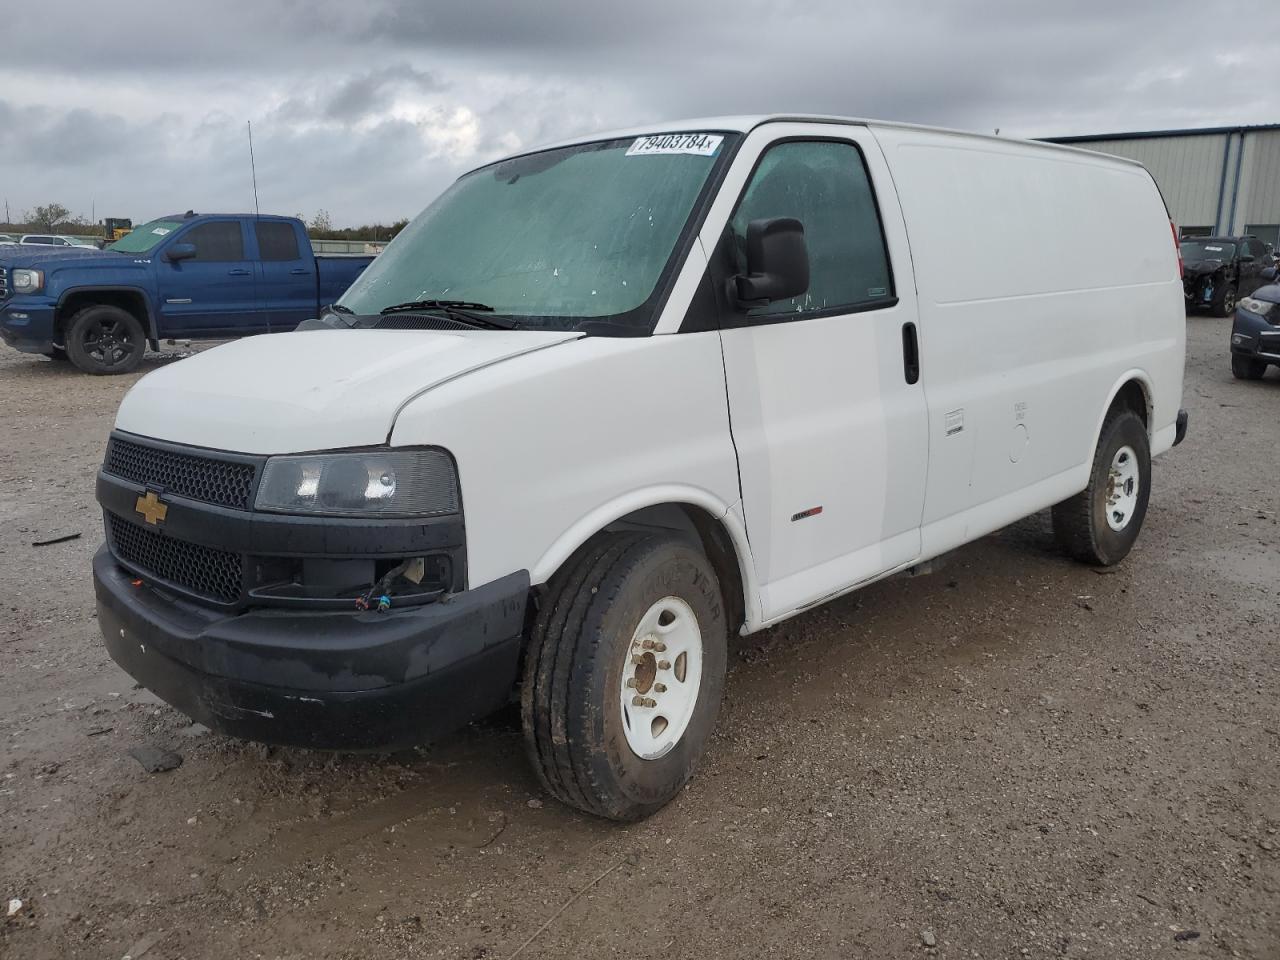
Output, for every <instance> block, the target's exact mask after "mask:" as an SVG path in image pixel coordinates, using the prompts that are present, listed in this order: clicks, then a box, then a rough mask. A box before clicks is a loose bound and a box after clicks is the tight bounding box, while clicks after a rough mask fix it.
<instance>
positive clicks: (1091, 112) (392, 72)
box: [0, 0, 1280, 222]
mask: <svg viewBox="0 0 1280 960" xmlns="http://www.w3.org/2000/svg"><path fill="white" fill-rule="evenodd" d="M59 11H60V15H59V16H58V17H56V18H53V17H48V16H47V8H41V7H38V6H35V5H25V6H22V7H19V8H17V9H16V10H15V11H13V12H11V13H10V14H9V35H12V36H21V37H23V40H24V42H23V43H21V44H14V45H11V48H10V49H9V50H7V51H6V56H5V58H4V63H3V65H2V66H0V98H2V99H3V100H7V101H8V104H9V105H8V106H4V105H3V104H0V111H4V110H7V111H9V113H8V116H9V117H10V120H9V121H5V122H0V157H2V158H3V164H4V172H5V181H6V187H5V189H6V190H8V191H10V192H11V193H13V192H15V191H21V192H22V197H21V198H20V199H19V200H18V201H17V202H20V203H23V204H25V205H28V206H30V205H33V204H34V203H37V202H45V201H46V200H48V199H55V198H58V197H70V196H72V195H73V194H76V195H79V196H86V195H102V194H103V193H105V192H111V193H112V196H113V198H114V197H116V196H118V197H119V199H118V200H116V199H112V201H111V202H112V203H116V204H118V205H119V206H120V208H122V209H123V210H125V211H126V212H128V211H137V210H142V209H144V208H145V209H153V204H156V203H158V202H159V201H158V199H157V194H163V195H164V196H165V198H166V199H165V202H164V203H163V204H161V206H164V207H168V206H177V205H184V208H185V205H191V203H187V202H186V201H185V200H182V199H178V197H179V195H198V199H197V200H193V202H198V203H200V204H203V205H218V206H224V207H226V206H243V205H244V203H245V199H246V197H247V192H246V186H245V184H246V183H247V176H246V171H245V166H246V159H247V157H246V153H247V151H246V148H245V143H244V121H245V120H246V119H251V120H253V124H254V133H255V140H256V142H257V144H258V146H259V149H258V161H259V181H260V186H266V188H267V190H264V203H265V202H267V201H266V199H265V198H266V196H267V195H268V193H267V191H270V196H271V197H272V199H271V203H272V206H273V209H284V210H287V211H292V210H294V209H302V210H304V211H312V210H314V209H315V208H317V207H325V208H326V209H329V210H330V211H331V212H332V213H333V214H334V215H335V217H336V218H337V219H338V220H339V221H342V222H349V221H355V220H362V219H368V218H370V217H383V218H390V217H394V216H404V215H411V214H412V213H414V212H416V210H417V209H419V208H420V207H421V206H422V205H423V204H424V203H425V202H426V201H427V200H428V199H429V198H430V195H431V194H432V193H433V192H435V191H436V190H438V189H440V188H441V187H442V186H443V185H444V184H446V183H447V182H448V181H449V179H451V178H452V177H453V176H456V175H457V174H458V173H460V172H462V171H463V170H465V169H468V168H470V167H472V166H474V165H476V164H478V163H480V162H483V161H485V160H487V159H490V158H491V157H493V156H495V155H497V154H500V153H503V152H506V151H509V150H511V149H513V148H517V147H527V146H530V145H533V144H537V143H540V142H545V141H549V140H555V139H560V138H562V137H565V136H569V135H573V134H575V133H579V132H583V131H589V130H592V129H601V128H611V127H617V126H624V125H630V124H633V123H634V124H641V123H645V122H649V121H656V120H663V119H672V118H677V117H690V116H704V115H715V114H721V113H756V112H771V111H787V112H822V113H837V114H846V115H856V116H877V117H885V118H890V119H903V120H911V121H916V122H925V123H937V124H943V125H947V126H957V127H966V128H975V129H991V128H994V127H1000V128H1001V129H1002V132H1005V133H1007V134H1011V135H1036V136H1043V135H1050V134H1054V133H1062V134H1068V133H1081V132H1089V131H1099V130H1103V131H1111V130H1125V129H1143V128H1147V129H1150V128H1159V127H1167V126H1198V125H1216V124H1224V123H1236V122H1255V123H1257V122H1269V121H1276V120H1280V93H1277V92H1275V85H1274V84H1269V83H1268V82H1267V81H1266V79H1265V77H1262V76H1260V72H1261V71H1260V69H1259V65H1261V64H1267V63H1270V61H1271V60H1272V59H1273V58H1274V54H1273V53H1272V52H1271V50H1270V46H1271V42H1270V38H1269V37H1267V36H1266V31H1265V28H1263V29H1261V30H1259V31H1258V33H1257V34H1253V33H1251V32H1250V31H1248V30H1245V31H1223V30H1217V29H1215V25H1216V24H1218V23H1222V22H1230V21H1232V20H1233V19H1235V20H1238V22H1241V23H1255V22H1257V20H1256V16H1253V15H1251V13H1250V11H1249V8H1248V7H1246V6H1244V5H1243V4H1242V3H1240V2H1239V0H1228V2H1226V3H1222V4H1218V5H1216V6H1214V7H1212V9H1210V8H1207V7H1205V5H1204V4H1203V2H1202V0H1168V2H1165V3H1161V4H1157V3H1155V2H1154V0H1145V2H1136V3H1133V4H1115V3H1114V2H1112V0H1080V2H1077V3H1071V4H1063V3H1056V4H1029V3H1026V2H1025V0H983V2H977V0H958V2H948V3H946V4H937V3H933V2H929V0H895V2H890V0H875V2H872V0H861V2H847V0H846V2H841V0H735V2H730V0H713V2H699V3H691V2H689V0H650V2H647V3H634V2H627V3H618V2H615V3H609V2H604V0H601V2H597V3H591V4H584V3H581V2H580V0H540V2H539V3H537V4H530V3H521V4H513V3H510V2H502V3H500V2H497V0H471V2H469V3H466V4H442V3H432V4H422V3H414V2H408V0H366V2H363V3H360V4H353V3H350V2H349V0H311V2H307V0H287V2H283V3H272V4H263V3H261V2H259V0H225V2H220V3H218V4H201V5H196V6H190V7H187V6H184V7H182V8H181V9H178V8H176V7H174V6H173V5H172V4H165V3H158V2H153V0H139V2H131V3H127V4H116V5H114V6H113V7H111V8H110V9H109V10H108V9H107V8H103V7H102V6H101V5H100V4H95V3H92V2H88V0H62V3H61V4H60V5H59ZM51 49H56V50H58V51H59V56H58V57H57V58H52V61H51V58H49V57H48V56H47V54H46V53H45V51H48V50H51ZM104 50H113V51H120V52H122V53H123V55H119V56H110V57H104V56H103V51H104ZM1233 58H1234V59H1233ZM63 64H92V65H93V66H92V68H88V67H84V68H80V69H77V68H75V67H68V66H63ZM1224 64H1226V65H1224ZM1231 64H1234V65H1231ZM36 78H38V79H36ZM17 104H22V106H20V107H19V106H17ZM0 120H4V117H3V116H0ZM117 167H119V168H120V169H117ZM121 169H123V170H129V171H133V172H134V174H133V175H132V176H130V175H128V174H126V173H122V172H121ZM206 197H207V198H208V199H205V198H206ZM170 198H172V199H170ZM64 202H70V201H69V200H67V201H64ZM100 206H101V204H100ZM159 212H163V210H161V211H159Z"/></svg>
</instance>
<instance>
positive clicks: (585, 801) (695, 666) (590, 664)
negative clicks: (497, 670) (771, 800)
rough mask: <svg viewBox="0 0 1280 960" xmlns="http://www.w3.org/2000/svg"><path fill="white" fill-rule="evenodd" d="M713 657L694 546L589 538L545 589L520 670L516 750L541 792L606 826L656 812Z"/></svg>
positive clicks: (714, 692)
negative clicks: (522, 748) (523, 749)
mask: <svg viewBox="0 0 1280 960" xmlns="http://www.w3.org/2000/svg"><path fill="white" fill-rule="evenodd" d="M725 660H726V624H725V615H724V603H723V601H722V599H721V596H720V587H719V583H718V581H717V580H716V576H715V572H714V570H713V569H712V567H711V564H710V562H709V561H708V560H707V558H706V557H705V556H704V555H703V553H702V551H701V550H699V549H698V548H697V547H696V546H694V545H692V544H690V543H688V542H686V541H684V540H681V539H677V538H673V537H665V536H644V535H635V534H622V535H609V536H604V537H600V538H598V539H597V540H596V541H594V542H593V543H591V544H589V545H588V546H587V547H586V548H585V549H584V550H583V551H582V552H581V553H580V554H579V555H578V557H577V559H576V560H575V561H573V562H571V563H570V564H569V565H568V568H567V570H566V571H564V572H562V573H561V574H558V575H557V577H556V578H554V579H553V581H552V583H551V584H550V589H549V591H548V594H547V596H546V598H545V600H544V602H543V604H542V607H541V609H540V611H539V613H538V616H537V618H536V621H535V624H534V628H533V632H532V636H531V638H530V647H529V652H528V656H527V658H526V662H525V674H524V681H523V686H522V690H521V714H522V719H523V722H524V731H525V742H526V744H527V746H528V750H529V756H530V759H531V760H532V762H533V766H534V769H535V770H536V771H537V774H538V777H539V779H540V780H541V781H542V784H543V786H544V787H545V788H546V789H547V791H548V792H549V793H550V794H551V795H552V796H554V797H556V799H558V800H560V801H561V802H563V803H566V804H568V805H570V806H572V807H577V808H578V809H579V810H583V811H586V812H587V813H592V814H595V815H597V816H601V817H607V818H609V819H613V820H638V819H640V818H642V817H646V816H648V815H649V814H651V813H654V812H655V811H657V810H659V809H660V808H661V807H662V806H664V805H665V804H666V803H668V802H669V801H670V800H671V799H672V798H674V797H675V796H676V795H677V794H678V793H679V792H680V790H681V789H682V788H683V787H684V785H685V783H686V782H688V780H689V777H690V776H691V775H692V773H693V770H694V768H695V767H696V766H697V763H698V760H699V759H700V758H701V756H702V752H703V750H704V748H705V746H706V743H707V740H708V738H709V737H710V734H711V730H712V727H713V726H714V724H715V719H716V714H717V713H718V712H719V708H720V697H721V693H722V692H723V689H724V675H725Z"/></svg>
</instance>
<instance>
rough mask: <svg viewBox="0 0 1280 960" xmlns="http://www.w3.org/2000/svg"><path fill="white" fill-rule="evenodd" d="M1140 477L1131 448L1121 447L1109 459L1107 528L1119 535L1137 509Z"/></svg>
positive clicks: (1140, 485)
mask: <svg viewBox="0 0 1280 960" xmlns="http://www.w3.org/2000/svg"><path fill="white" fill-rule="evenodd" d="M1141 489H1142V476H1141V474H1140V473H1139V471H1138V455H1137V454H1136V453H1135V452H1134V449H1133V447H1130V446H1127V445H1126V446H1123V447H1121V448H1120V449H1119V450H1117V451H1116V453H1115V456H1114V457H1112V458H1111V468H1110V470H1109V471H1108V472H1107V497H1106V499H1107V502H1106V514H1107V526H1109V527H1110V528H1111V529H1112V530H1115V531H1116V532H1117V533H1119V532H1120V531H1121V530H1123V529H1124V528H1125V527H1127V526H1128V525H1129V521H1130V520H1132V519H1133V514H1134V511H1135V510H1137V509H1138V494H1139V492H1140V491H1141Z"/></svg>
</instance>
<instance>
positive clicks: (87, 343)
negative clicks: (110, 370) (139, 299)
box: [81, 320, 135, 367]
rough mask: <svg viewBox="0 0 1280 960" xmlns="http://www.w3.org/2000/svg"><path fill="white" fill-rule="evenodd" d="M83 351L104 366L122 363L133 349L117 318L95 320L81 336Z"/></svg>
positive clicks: (126, 332)
mask: <svg viewBox="0 0 1280 960" xmlns="http://www.w3.org/2000/svg"><path fill="white" fill-rule="evenodd" d="M81 343H82V344H83V345H84V352H85V353H87V354H88V355H89V356H90V357H92V358H93V359H94V360H97V361H98V362H99V363H101V364H103V365H104V366H108V367H114V366H116V365H117V364H120V363H123V362H124V361H125V360H127V359H128V358H129V356H130V355H131V354H132V353H133V351H134V346H135V345H134V343H133V340H132V339H131V338H130V337H129V334H128V331H127V330H124V329H123V324H121V322H120V321H119V320H95V321H93V323H91V324H89V325H88V326H87V327H86V328H85V332H84V336H83V337H82V338H81Z"/></svg>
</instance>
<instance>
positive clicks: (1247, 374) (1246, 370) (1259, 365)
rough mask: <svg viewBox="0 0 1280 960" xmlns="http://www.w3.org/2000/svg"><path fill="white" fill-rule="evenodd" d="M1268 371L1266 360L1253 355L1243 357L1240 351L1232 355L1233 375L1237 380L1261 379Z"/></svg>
mask: <svg viewBox="0 0 1280 960" xmlns="http://www.w3.org/2000/svg"><path fill="white" fill-rule="evenodd" d="M1266 372H1267V364H1266V361H1265V360H1255V359H1254V358H1253V357H1242V356H1240V354H1238V353H1233V354H1232V355H1231V375H1232V376H1233V377H1235V378H1236V379H1237V380H1261V379H1262V376H1263V374H1265V373H1266Z"/></svg>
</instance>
